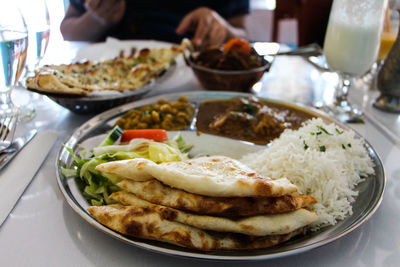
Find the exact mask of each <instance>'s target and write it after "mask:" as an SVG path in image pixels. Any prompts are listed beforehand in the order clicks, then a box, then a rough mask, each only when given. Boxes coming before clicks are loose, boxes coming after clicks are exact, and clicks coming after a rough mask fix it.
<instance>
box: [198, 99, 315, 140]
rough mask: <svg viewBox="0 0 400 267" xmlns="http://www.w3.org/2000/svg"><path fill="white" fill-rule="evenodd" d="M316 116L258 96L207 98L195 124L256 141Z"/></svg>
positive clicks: (213, 132) (205, 130)
mask: <svg viewBox="0 0 400 267" xmlns="http://www.w3.org/2000/svg"><path fill="white" fill-rule="evenodd" d="M312 117H313V116H312V115H310V114H308V113H305V112H303V111H300V110H296V109H292V108H289V107H286V106H283V105H280V104H274V103H268V104H267V103H265V102H262V101H261V100H260V99H258V98H256V97H250V98H231V99H219V100H209V101H204V102H202V103H201V104H200V106H199V110H198V114H197V122H196V127H197V130H198V131H199V132H203V133H208V134H214V135H219V136H225V137H229V138H233V139H237V140H243V141H249V142H252V143H255V144H267V143H269V142H270V141H271V140H273V139H275V138H277V137H279V136H280V135H281V133H282V132H283V131H284V130H285V129H288V128H289V129H298V128H299V127H300V126H301V124H302V123H303V122H304V121H306V120H309V119H311V118H312Z"/></svg>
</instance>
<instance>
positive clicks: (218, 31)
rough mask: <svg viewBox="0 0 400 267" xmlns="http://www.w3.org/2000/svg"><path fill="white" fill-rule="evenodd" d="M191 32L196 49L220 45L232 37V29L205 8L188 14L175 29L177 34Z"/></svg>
mask: <svg viewBox="0 0 400 267" xmlns="http://www.w3.org/2000/svg"><path fill="white" fill-rule="evenodd" d="M189 30H193V31H194V37H193V40H192V41H193V43H194V45H195V46H196V47H206V46H210V45H217V44H222V43H223V42H225V41H227V40H228V39H230V38H232V37H234V34H233V31H234V29H233V27H232V26H231V25H230V24H229V23H228V22H227V21H226V20H225V19H224V18H222V17H221V16H220V15H219V14H218V13H217V12H215V11H214V10H211V9H209V8H206V7H201V8H198V9H195V10H194V11H192V12H190V13H188V14H187V15H186V16H185V17H184V18H183V19H182V21H181V22H180V23H179V25H178V27H177V28H176V32H177V33H178V34H184V33H185V32H187V31H189Z"/></svg>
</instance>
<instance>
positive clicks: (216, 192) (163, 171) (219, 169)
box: [96, 156, 297, 197]
mask: <svg viewBox="0 0 400 267" xmlns="http://www.w3.org/2000/svg"><path fill="white" fill-rule="evenodd" d="M96 170H99V171H101V172H105V173H110V174H115V175H118V176H120V177H123V178H126V179H132V180H135V181H146V180H149V179H151V178H153V177H154V178H155V179H157V180H159V181H161V182H162V183H164V184H166V185H169V186H171V187H175V188H179V189H182V190H185V191H187V192H190V193H194V194H200V195H204V196H211V197H261V196H267V197H271V196H283V195H286V194H292V193H294V192H296V191H297V187H296V186H295V185H294V184H292V183H291V182H290V181H289V180H288V179H286V178H282V179H272V178H268V177H262V176H260V175H258V174H256V173H255V172H254V171H253V170H251V169H249V168H248V167H246V166H245V165H243V164H242V163H240V162H239V161H237V160H234V159H232V158H229V157H225V156H212V157H200V158H196V159H191V160H185V161H176V162H165V163H161V164H156V163H154V162H152V161H150V160H147V159H130V160H121V161H113V162H107V163H103V164H100V165H98V166H97V167H96Z"/></svg>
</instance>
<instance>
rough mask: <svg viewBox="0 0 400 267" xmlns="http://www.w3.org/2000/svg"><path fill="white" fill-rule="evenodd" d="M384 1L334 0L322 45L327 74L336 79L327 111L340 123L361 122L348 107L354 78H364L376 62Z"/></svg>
mask: <svg viewBox="0 0 400 267" xmlns="http://www.w3.org/2000/svg"><path fill="white" fill-rule="evenodd" d="M386 4H387V2H386V1H385V0H334V1H333V4H332V9H331V13H330V16H329V22H328V28H327V32H326V36H325V42H324V54H325V57H326V61H327V63H328V66H329V68H330V69H331V70H333V71H336V72H337V73H338V74H339V76H340V84H339V87H338V88H337V91H336V97H335V102H334V104H333V105H332V106H331V107H329V110H330V111H331V112H332V113H333V114H334V115H335V117H336V118H337V119H338V120H340V121H342V122H361V121H362V119H361V116H362V112H361V111H360V110H358V109H356V108H355V107H354V106H353V105H351V104H350V103H349V100H348V93H349V89H350V87H351V81H352V79H353V78H354V77H359V76H361V75H363V74H365V73H366V72H367V71H368V70H369V69H370V68H371V66H372V64H373V63H374V62H375V61H376V59H377V56H378V50H379V46H380V40H381V34H382V29H383V21H384V10H385V7H386Z"/></svg>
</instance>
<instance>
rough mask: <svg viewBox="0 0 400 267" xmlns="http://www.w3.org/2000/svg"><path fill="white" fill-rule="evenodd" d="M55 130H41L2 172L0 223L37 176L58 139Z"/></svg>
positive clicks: (0, 178) (0, 180) (0, 173)
mask: <svg viewBox="0 0 400 267" xmlns="http://www.w3.org/2000/svg"><path fill="white" fill-rule="evenodd" d="M57 136H58V135H57V133H55V132H53V131H42V132H39V133H38V134H37V135H36V136H35V137H34V138H33V139H32V140H31V141H30V142H29V143H28V144H27V145H26V146H25V147H24V148H23V149H22V150H21V151H20V152H19V153H18V154H17V155H16V156H15V158H14V159H13V160H12V161H11V162H10V163H8V165H7V166H5V167H4V169H3V170H1V172H0V225H2V224H3V222H4V221H5V220H6V218H7V216H8V214H10V212H11V211H12V209H13V208H14V206H15V204H16V203H17V202H18V200H19V198H20V197H21V195H22V194H23V193H24V191H25V188H26V187H27V186H28V185H29V183H30V182H31V180H32V179H33V178H34V177H35V175H36V173H37V171H38V170H39V168H40V166H41V165H42V163H43V161H44V159H45V158H46V156H47V154H48V153H49V151H50V149H51V148H52V147H53V145H54V143H55V141H56V140H57Z"/></svg>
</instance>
